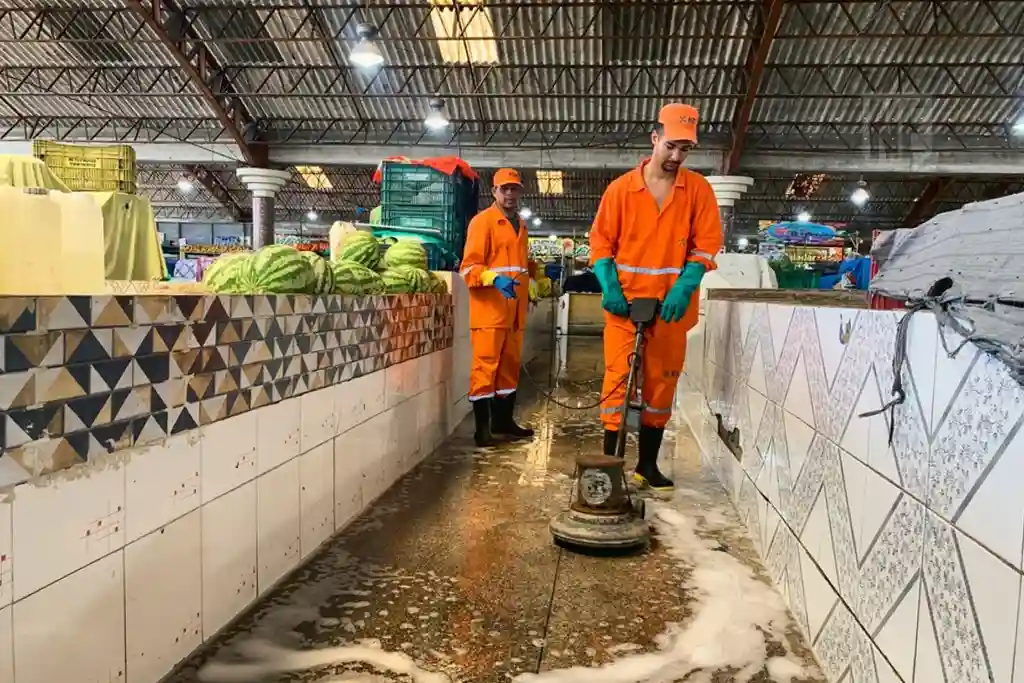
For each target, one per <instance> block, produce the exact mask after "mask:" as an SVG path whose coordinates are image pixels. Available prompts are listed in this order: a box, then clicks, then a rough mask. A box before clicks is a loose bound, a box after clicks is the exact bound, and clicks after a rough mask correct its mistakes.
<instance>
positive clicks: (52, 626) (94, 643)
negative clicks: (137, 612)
mask: <svg viewBox="0 0 1024 683" xmlns="http://www.w3.org/2000/svg"><path fill="white" fill-rule="evenodd" d="M49 521H51V522H52V521H53V518H49ZM122 553H123V551H119V552H116V553H113V554H111V555H107V556H106V557H104V558H103V559H101V560H99V561H97V562H93V563H92V564H90V565H89V566H87V567H84V568H82V569H80V570H79V571H77V572H75V573H74V574H71V575H70V576H65V577H64V578H62V579H61V580H60V581H58V582H57V583H54V584H52V585H49V586H47V587H46V588H45V589H43V590H41V591H39V592H37V593H34V594H33V595H30V596H29V597H27V598H25V599H24V600H21V601H20V602H17V603H15V605H14V607H13V608H12V609H13V610H14V619H13V624H14V661H15V662H16V672H17V682H18V683H56V682H57V681H74V682H75V683H124V681H125V643H124V636H125V622H124V595H125V594H124V571H123V570H124V556H123V554H122Z"/></svg>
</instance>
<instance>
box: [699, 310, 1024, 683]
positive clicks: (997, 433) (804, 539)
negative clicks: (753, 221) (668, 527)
mask: <svg viewBox="0 0 1024 683" xmlns="http://www.w3.org/2000/svg"><path fill="white" fill-rule="evenodd" d="M900 315H901V314H900V313H897V312H893V311H868V310H852V309H839V308H835V309H816V308H812V307H805V306H790V305H773V304H766V303H754V302H749V303H748V302H733V301H716V300H710V301H709V302H708V310H707V315H706V320H705V326H704V330H705V332H704V335H705V338H704V347H705V352H704V354H703V363H704V367H702V368H701V369H700V370H699V371H698V372H699V376H701V377H703V378H704V382H703V390H704V392H705V397H706V399H707V403H706V408H704V409H703V412H702V413H701V416H700V420H703V426H702V425H701V424H694V423H693V419H692V418H691V427H693V429H694V431H695V433H696V435H697V436H698V439H699V440H700V441H701V446H702V451H703V453H704V458H705V465H706V466H707V467H708V468H709V469H710V470H711V471H713V472H715V473H716V475H717V476H718V478H719V479H720V480H721V481H722V484H723V486H725V488H726V489H727V490H728V491H729V492H730V494H731V495H732V497H733V500H734V502H735V505H736V508H737V511H738V513H739V515H740V517H741V518H742V519H743V521H744V523H745V524H746V526H747V528H748V530H749V532H750V535H751V537H752V538H753V539H754V540H755V545H756V547H758V549H759V551H760V552H761V555H762V558H763V560H764V563H765V566H766V568H767V570H768V574H769V575H770V576H771V578H772V580H773V581H775V583H776V585H777V586H778V588H779V591H780V593H782V594H783V596H784V597H785V599H786V600H787V603H788V605H789V607H790V610H791V611H792V612H793V615H794V618H795V620H796V622H797V623H798V624H800V625H801V627H802V628H803V629H804V630H805V633H806V635H807V637H808V639H809V641H810V642H811V643H812V644H813V648H814V651H815V653H816V655H817V656H818V658H819V660H820V661H821V664H822V666H823V669H824V670H825V672H826V673H827V675H828V677H829V679H830V680H832V681H836V682H839V681H842V682H843V683H861V682H867V681H871V682H874V683H894V682H901V683H983V682H988V681H996V682H998V683H1011V681H1012V680H1016V681H1017V683H1021V682H1022V681H1024V673H1022V672H1021V671H1020V668H1021V667H1020V664H1019V661H1020V660H1021V659H1022V658H1021V657H1020V655H1019V654H1017V658H1018V665H1017V667H1016V668H1017V673H1016V674H1014V673H1013V672H1014V662H1013V660H1014V656H1015V653H1018V652H1019V650H1020V649H1021V647H1022V646H1021V645H1019V644H1018V643H1019V642H1024V632H1020V633H1018V631H1024V628H1022V629H1018V625H1017V624H1018V620H1021V621H1024V619H1020V618H1019V616H1018V614H1017V611H1018V610H1017V608H1018V602H1019V598H1020V591H1021V584H1022V566H1024V497H1022V496H1021V495H1020V491H1021V488H1022V486H1021V482H1022V481H1024V434H1021V428H1022V426H1024V390H1022V387H1021V385H1020V384H1018V383H1017V382H1016V381H1015V380H1014V379H1013V378H1012V376H1011V375H1010V374H1009V372H1008V371H1007V369H1006V367H1005V366H1004V365H1003V364H1002V363H1001V362H1000V361H998V360H996V359H994V358H992V357H990V356H989V355H987V354H986V353H984V352H981V351H979V350H978V349H977V348H976V347H974V346H973V345H970V344H968V345H966V346H965V347H964V348H963V349H962V350H961V351H960V354H959V355H958V356H956V357H953V358H949V357H947V354H946V352H945V350H944V347H943V345H942V344H941V343H939V341H938V334H939V330H938V325H936V323H935V320H934V319H933V318H927V317H925V315H924V314H922V315H920V316H916V317H915V319H914V320H912V321H911V324H910V334H909V342H908V345H907V349H906V351H907V362H906V363H904V364H903V367H902V370H901V372H902V375H901V377H902V379H903V388H904V390H905V394H906V397H905V400H904V402H903V403H902V404H901V405H898V406H896V408H895V409H894V410H893V411H891V412H886V413H884V414H882V415H880V416H877V417H871V418H862V417H860V415H861V414H862V413H864V412H868V411H872V410H877V409H879V408H880V407H881V406H882V404H883V403H884V402H885V401H887V400H889V398H890V390H891V387H892V385H893V358H894V343H895V339H896V328H897V322H898V321H899V317H900ZM928 315H930V314H928ZM947 344H948V345H949V347H950V348H954V347H953V346H952V342H951V341H950V340H947ZM691 371H692V370H691ZM694 376H697V375H694ZM753 395H756V397H753V398H752V396H753ZM718 420H721V421H722V427H723V428H724V429H725V430H726V431H730V430H733V429H738V430H739V440H740V444H741V445H742V452H741V453H739V454H737V455H734V454H733V453H732V451H730V450H729V448H726V447H725V446H724V444H723V443H721V442H720V441H719V440H718V436H717V435H718V433H719V431H718V424H717V421H718ZM890 439H891V441H890ZM1014 676H1015V678H1014Z"/></svg>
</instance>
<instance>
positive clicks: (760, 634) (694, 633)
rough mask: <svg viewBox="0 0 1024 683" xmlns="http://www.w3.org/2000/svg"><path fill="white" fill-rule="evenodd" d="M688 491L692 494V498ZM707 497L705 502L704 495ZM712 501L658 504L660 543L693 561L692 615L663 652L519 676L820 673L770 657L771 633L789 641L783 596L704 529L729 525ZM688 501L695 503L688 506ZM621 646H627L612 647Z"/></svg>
mask: <svg viewBox="0 0 1024 683" xmlns="http://www.w3.org/2000/svg"><path fill="white" fill-rule="evenodd" d="M687 493H689V494H690V495H689V500H687ZM702 499H703V500H702ZM705 501H706V499H704V497H703V496H702V494H700V493H698V492H696V491H690V492H684V491H680V492H679V495H677V500H676V504H677V505H679V506H682V507H684V508H688V509H687V513H688V514H684V513H683V512H680V510H678V509H675V507H676V506H673V505H669V504H666V503H658V502H654V503H653V504H652V505H651V508H652V510H651V516H652V517H653V520H652V522H653V525H654V528H655V531H656V533H657V534H658V538H659V539H660V541H661V543H662V544H664V546H665V547H666V548H667V549H668V551H669V553H670V554H671V555H672V556H674V557H675V558H676V559H677V560H679V561H680V562H683V563H686V564H688V565H691V566H692V567H693V570H692V573H691V574H690V576H689V579H688V580H687V582H686V588H688V589H689V591H690V593H691V594H692V595H693V600H694V604H693V607H692V610H693V614H692V617H691V618H690V619H689V620H688V621H687V622H686V623H685V624H672V625H670V626H669V628H668V630H667V631H666V632H665V633H664V634H662V636H661V637H660V638H659V641H658V645H659V651H658V652H651V653H645V654H626V655H625V656H622V657H620V658H618V659H616V660H615V661H613V662H610V663H608V664H605V665H603V666H599V667H581V666H576V667H571V668H567V669H557V670H553V671H546V672H543V673H539V674H534V673H527V674H520V675H519V676H517V677H515V678H514V679H513V680H514V681H517V682H518V683H591V682H593V681H598V680H599V681H601V683H662V682H664V681H675V680H683V679H685V680H687V681H688V682H693V681H705V680H708V681H709V680H711V677H710V675H711V674H712V673H713V672H715V671H718V670H723V669H730V670H733V671H736V672H737V673H736V674H735V675H734V677H733V678H732V680H733V681H735V683H748V682H749V681H750V680H751V679H752V678H753V677H754V676H756V675H757V674H758V673H759V672H761V671H762V670H765V669H767V672H768V675H769V676H770V677H771V679H772V681H773V683H792V682H793V681H794V680H799V679H800V678H802V677H807V676H815V677H820V673H819V672H818V671H817V670H812V671H808V670H807V668H806V667H804V666H803V665H802V664H800V663H799V662H798V661H796V659H795V657H794V658H791V657H792V655H788V656H786V657H773V658H770V659H769V658H768V656H767V639H768V638H769V637H770V638H771V639H772V640H774V641H776V642H779V643H785V642H786V627H787V624H788V622H789V615H788V612H787V609H786V605H785V603H784V602H783V600H782V596H781V595H779V593H778V592H777V591H776V590H775V589H774V587H772V586H771V585H769V584H768V583H767V582H765V581H762V580H760V579H759V578H758V577H757V576H756V575H755V573H754V571H753V570H752V569H751V568H750V567H748V566H746V565H745V564H743V562H741V561H740V560H739V559H737V558H736V557H733V556H732V555H730V554H728V553H725V552H722V549H721V546H720V544H719V543H718V542H716V541H713V540H705V539H703V538H701V537H700V536H699V535H698V534H697V531H698V525H697V523H696V521H695V519H696V518H697V517H700V518H701V519H702V523H703V529H702V530H703V531H705V532H707V531H712V530H719V531H720V530H722V529H723V528H728V527H730V526H733V525H731V524H730V523H729V522H728V521H727V519H726V517H725V516H724V515H721V514H719V513H716V512H714V511H713V510H706V509H705V505H704V503H705ZM687 503H689V505H687ZM613 648H614V650H615V651H616V652H621V650H622V647H621V646H612V648H609V650H612V649H613Z"/></svg>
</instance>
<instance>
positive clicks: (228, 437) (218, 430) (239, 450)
mask: <svg viewBox="0 0 1024 683" xmlns="http://www.w3.org/2000/svg"><path fill="white" fill-rule="evenodd" d="M256 435H257V426H256V413H255V412H254V411H249V412H247V413H242V414H241V415H235V416H234V417H229V418H227V419H226V420H220V421H218V422H214V423H213V424H209V425H204V426H202V427H200V428H199V438H200V440H201V441H202V463H203V468H202V485H201V492H202V500H203V503H204V504H205V503H207V502H209V501H211V500H213V499H214V498H217V497H218V496H222V495H224V494H225V493H227V492H228V491H231V490H233V489H236V488H238V487H239V486H241V485H242V484H245V483H246V482H249V481H252V480H253V478H255V476H256Z"/></svg>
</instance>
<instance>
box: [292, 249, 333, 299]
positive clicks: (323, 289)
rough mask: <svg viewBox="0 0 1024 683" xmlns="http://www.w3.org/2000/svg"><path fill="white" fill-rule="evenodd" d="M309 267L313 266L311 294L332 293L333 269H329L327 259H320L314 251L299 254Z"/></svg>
mask: <svg viewBox="0 0 1024 683" xmlns="http://www.w3.org/2000/svg"><path fill="white" fill-rule="evenodd" d="M299 253H301V254H302V256H303V257H305V259H306V260H307V261H309V263H310V265H311V266H313V276H314V277H313V288H312V291H311V292H310V293H311V294H330V293H332V292H333V291H334V269H333V268H331V266H330V264H329V263H328V262H327V259H325V258H323V257H321V256H320V255H319V254H317V253H316V252H315V251H301V250H300V252H299Z"/></svg>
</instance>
